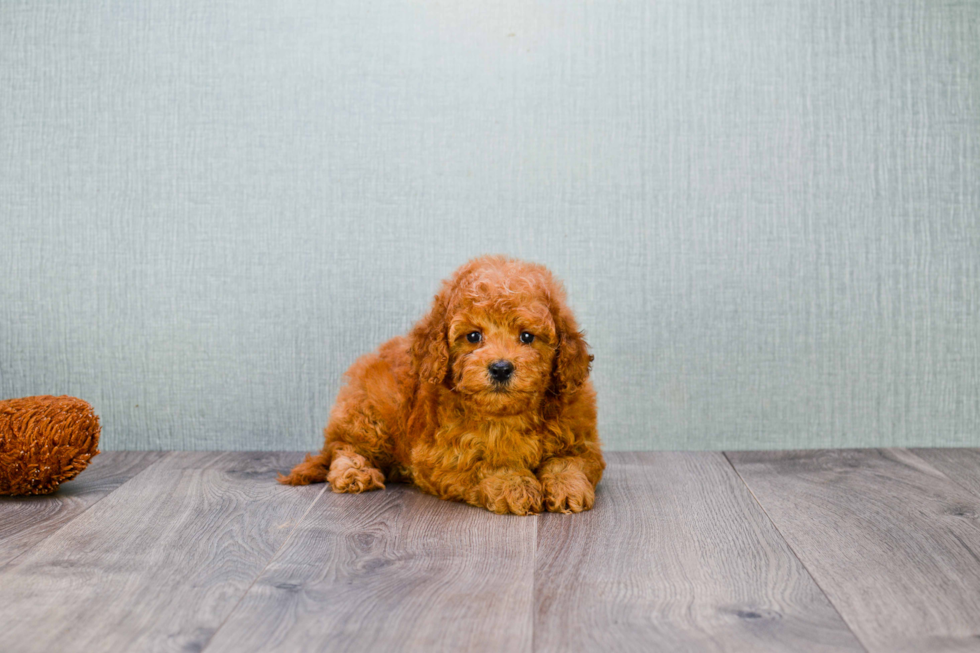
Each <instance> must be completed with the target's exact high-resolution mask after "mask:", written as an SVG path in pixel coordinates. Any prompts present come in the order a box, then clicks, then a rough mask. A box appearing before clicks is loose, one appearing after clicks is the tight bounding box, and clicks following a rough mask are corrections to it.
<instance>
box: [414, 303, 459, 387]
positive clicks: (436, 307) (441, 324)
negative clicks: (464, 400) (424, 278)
mask: <svg viewBox="0 0 980 653" xmlns="http://www.w3.org/2000/svg"><path fill="white" fill-rule="evenodd" d="M445 295H446V292H445V289H444V290H443V292H440V293H439V294H438V295H436V296H435V299H434V300H433V302H432V310H430V311H429V314H428V315H426V316H425V317H423V318H422V319H421V320H419V321H418V323H416V325H415V327H414V328H413V329H412V332H411V333H410V334H409V339H410V340H411V345H410V349H409V353H410V355H411V359H412V369H413V370H414V371H415V373H416V374H418V375H419V379H420V380H421V381H422V382H423V383H435V384H439V383H442V382H443V381H445V380H446V375H447V374H449V333H448V331H449V329H448V325H447V324H446V313H447V308H446V303H447V302H446V297H445Z"/></svg>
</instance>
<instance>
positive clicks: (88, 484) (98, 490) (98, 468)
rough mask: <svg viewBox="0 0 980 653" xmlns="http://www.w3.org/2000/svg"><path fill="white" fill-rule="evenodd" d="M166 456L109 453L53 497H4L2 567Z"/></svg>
mask: <svg viewBox="0 0 980 653" xmlns="http://www.w3.org/2000/svg"><path fill="white" fill-rule="evenodd" d="M163 456H164V453H163V452H161V451H107V452H104V453H100V454H99V455H98V456H96V457H95V458H93V459H92V462H91V464H90V465H89V466H88V467H86V468H85V470H84V471H82V473H81V474H79V475H78V476H76V477H75V478H74V479H72V480H71V481H68V482H67V483H65V484H64V485H62V486H60V487H59V488H58V490H57V491H56V492H54V493H53V494H48V495H43V496H26V497H0V568H2V567H3V566H4V565H6V564H8V563H9V562H10V561H12V560H13V559H14V558H16V557H17V556H19V555H21V554H22V553H24V552H25V551H27V550H28V549H30V548H31V547H32V546H34V545H35V544H37V543H38V542H40V541H41V540H43V539H44V538H46V537H48V536H49V535H51V534H52V533H54V532H55V531H57V530H58V529H59V528H61V527H62V526H64V525H65V524H67V523H68V522H70V521H71V520H72V519H74V518H75V517H77V516H78V515H80V514H82V513H83V512H85V511H86V510H88V509H89V507H90V506H91V505H92V504H94V503H95V502H96V501H99V500H100V499H102V498H103V497H105V496H106V495H108V494H109V493H110V492H112V491H113V490H115V489H116V488H117V487H119V486H120V485H122V484H123V483H125V482H126V481H128V480H129V479H130V478H132V477H133V476H135V475H136V474H138V473H140V472H141V471H143V470H144V469H146V468H147V467H148V466H149V465H151V464H153V463H154V462H156V461H157V460H159V459H160V458H161V457H163Z"/></svg>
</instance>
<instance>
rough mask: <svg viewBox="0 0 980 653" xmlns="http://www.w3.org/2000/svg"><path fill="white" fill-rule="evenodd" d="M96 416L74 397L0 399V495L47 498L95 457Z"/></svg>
mask: <svg viewBox="0 0 980 653" xmlns="http://www.w3.org/2000/svg"><path fill="white" fill-rule="evenodd" d="M99 432H100V429H99V418H98V417H97V416H96V415H95V413H94V412H92V407H91V406H90V405H88V403H87V402H84V401H82V400H81V399H78V398H76V397H67V396H66V397H51V396H47V395H46V396H41V397H24V398H23V399H9V400H7V401H0V494H49V493H51V492H54V491H55V490H57V489H58V485H60V484H61V483H64V482H65V481H70V480H71V479H73V478H75V476H77V475H78V473H79V472H81V471H82V470H83V469H85V468H86V467H87V466H88V463H89V460H91V458H92V456H94V455H96V454H98V453H99Z"/></svg>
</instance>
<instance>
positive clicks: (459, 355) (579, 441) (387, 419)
mask: <svg viewBox="0 0 980 653" xmlns="http://www.w3.org/2000/svg"><path fill="white" fill-rule="evenodd" d="M473 331H479V332H480V333H481V335H482V341H481V342H479V343H476V344H474V343H470V342H469V341H468V340H467V338H466V334H467V333H471V332H473ZM522 331H527V332H528V333H531V334H533V335H534V340H533V341H532V342H531V343H530V344H525V343H523V342H521V338H520V334H521V332H522ZM498 360H508V361H510V362H512V363H513V364H514V366H515V371H514V373H513V376H512V377H511V378H510V380H509V381H508V382H507V383H506V384H501V383H495V382H494V381H493V380H492V379H491V376H490V374H489V373H488V365H489V364H490V363H492V362H494V361H498ZM591 362H592V356H591V355H589V351H588V345H587V344H586V342H585V339H584V338H583V335H582V333H581V332H580V331H579V330H578V326H577V325H576V323H575V318H574V316H573V315H572V312H571V310H570V309H569V308H568V306H567V305H566V303H565V293H564V290H563V289H562V286H561V284H560V283H559V282H558V281H557V280H555V279H554V277H552V275H551V273H550V272H549V271H548V270H547V269H546V268H544V267H543V266H541V265H536V264H532V263H525V262H522V261H518V260H514V259H509V258H505V257H500V256H485V257H481V258H478V259H474V260H472V261H470V262H469V263H467V264H466V265H464V266H463V267H461V268H459V269H458V270H457V271H456V272H455V273H454V274H453V276H452V277H451V278H450V279H449V280H447V281H444V282H443V284H442V288H441V290H440V292H439V293H438V294H437V295H436V296H435V298H434V300H433V303H432V308H431V310H430V311H429V313H428V315H426V316H425V317H423V318H422V319H421V320H419V322H418V323H417V324H416V325H415V327H414V328H413V329H412V331H411V332H410V333H409V334H408V336H399V337H396V338H394V339H392V340H389V341H388V342H386V343H384V344H383V345H381V347H379V348H378V350H377V351H375V352H372V353H370V354H368V355H366V356H363V357H361V358H360V359H359V360H357V361H356V362H355V363H354V364H353V365H352V366H351V368H350V369H349V370H348V371H347V373H346V375H345V376H346V379H347V383H346V385H345V386H344V387H343V388H342V389H341V391H340V393H339V395H338V397H337V401H336V403H335V405H334V407H333V410H332V411H331V414H330V419H329V421H328V423H327V427H326V429H325V430H324V436H325V444H324V447H323V450H322V451H321V452H320V453H318V454H316V455H308V456H307V457H306V460H304V461H303V462H302V463H300V464H299V465H297V466H296V467H295V468H294V469H293V470H292V472H291V473H290V474H289V475H288V476H285V477H280V481H281V482H283V483H286V484H291V485H305V484H308V483H316V482H323V481H327V482H329V483H330V485H331V487H332V489H333V490H334V491H335V492H364V491H366V490H373V489H380V488H383V487H384V482H385V479H388V480H390V481H405V482H410V483H412V484H414V485H415V486H416V487H418V488H419V489H421V490H423V491H425V492H428V493H431V494H434V495H436V496H438V497H440V498H442V499H449V500H455V501H465V502H467V503H470V504H473V505H475V506H480V507H484V508H486V509H488V510H492V511H493V512H497V513H513V514H518V515H526V514H531V513H536V512H540V511H541V510H549V511H553V512H580V511H582V510H588V509H590V508H591V507H592V504H593V502H594V500H595V486H596V484H597V483H598V482H599V479H600V478H601V477H602V471H603V469H604V468H605V462H604V461H603V458H602V453H601V451H600V448H599V439H598V435H597V433H596V401H595V391H594V390H593V388H592V384H591V382H590V381H589V380H588V377H589V370H590V367H591Z"/></svg>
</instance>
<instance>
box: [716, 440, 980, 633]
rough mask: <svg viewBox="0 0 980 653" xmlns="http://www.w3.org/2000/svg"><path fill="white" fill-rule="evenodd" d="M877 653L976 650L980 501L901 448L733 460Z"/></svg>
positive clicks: (737, 455) (746, 455) (739, 456)
mask: <svg viewBox="0 0 980 653" xmlns="http://www.w3.org/2000/svg"><path fill="white" fill-rule="evenodd" d="M729 456H730V458H731V460H732V462H733V463H734V465H735V467H736V469H737V470H738V472H739V474H741V476H742V478H743V479H744V480H745V482H746V483H747V484H748V486H749V487H750V488H751V489H752V491H753V492H754V493H755V496H756V497H757V498H758V499H759V501H760V503H761V504H762V506H763V507H764V508H765V510H766V511H767V512H768V514H769V516H770V517H771V518H772V520H773V522H774V523H775V524H776V526H777V528H779V530H780V532H781V533H782V534H783V536H784V537H785V538H786V540H787V541H788V542H789V544H790V546H792V547H793V549H794V550H795V551H796V553H797V554H798V555H799V557H800V559H801V560H802V561H803V563H804V564H805V565H806V567H807V569H808V570H809V571H810V573H811V574H812V575H813V577H814V578H815V579H816V581H817V583H819V584H820V587H821V588H822V589H823V590H824V591H825V592H826V594H827V596H828V597H829V598H830V599H831V601H832V602H833V603H834V605H835V606H836V607H837V609H838V610H839V611H840V613H841V615H842V616H843V617H844V619H845V620H846V621H847V623H848V624H849V625H850V626H851V628H852V629H853V631H854V632H855V633H856V634H857V636H858V637H859V639H860V640H861V642H862V643H863V644H864V645H865V647H867V648H868V649H869V650H871V651H903V650H905V651H941V650H966V649H969V650H977V649H978V648H980V638H978V636H980V525H978V522H977V515H978V514H980V500H978V498H977V497H976V496H974V495H973V494H971V493H970V492H969V491H967V490H965V489H964V488H962V487H961V486H959V485H957V484H956V483H954V482H952V481H951V480H950V479H949V478H947V477H946V476H945V475H943V474H942V473H940V472H939V471H938V470H936V469H935V468H934V467H933V466H931V465H929V464H928V463H926V462H924V461H923V460H921V459H920V458H918V457H916V456H914V455H912V454H911V453H910V452H908V451H906V450H903V449H890V450H850V451H803V452H799V451H797V452H765V453H750V452H744V453H732V454H729Z"/></svg>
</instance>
